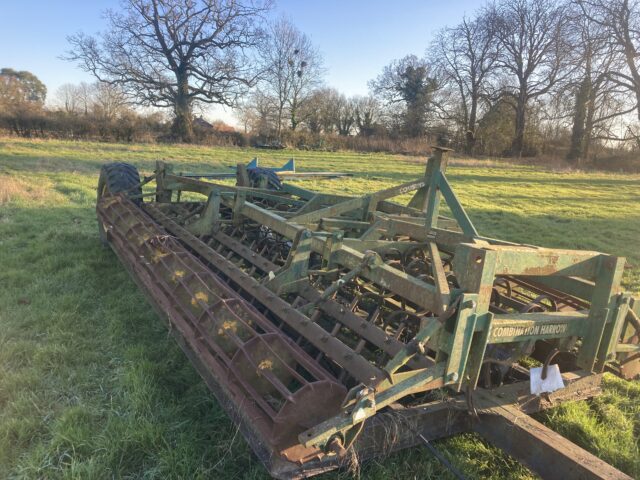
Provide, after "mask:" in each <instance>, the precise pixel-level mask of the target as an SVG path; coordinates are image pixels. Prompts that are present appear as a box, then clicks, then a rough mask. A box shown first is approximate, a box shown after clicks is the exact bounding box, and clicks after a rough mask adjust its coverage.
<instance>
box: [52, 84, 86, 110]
mask: <svg viewBox="0 0 640 480" xmlns="http://www.w3.org/2000/svg"><path fill="white" fill-rule="evenodd" d="M55 103H56V105H57V106H58V107H59V108H61V109H62V111H63V112H65V113H80V97H79V91H78V85H74V84H73V83H65V84H63V85H60V87H59V88H58V89H57V90H56V100H55Z"/></svg>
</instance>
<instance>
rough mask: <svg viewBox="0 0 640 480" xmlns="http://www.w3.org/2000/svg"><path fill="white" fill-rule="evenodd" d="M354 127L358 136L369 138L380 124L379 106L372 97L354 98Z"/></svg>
mask: <svg viewBox="0 0 640 480" xmlns="http://www.w3.org/2000/svg"><path fill="white" fill-rule="evenodd" d="M353 103H354V105H355V114H356V127H357V128H358V135H362V136H365V137H370V136H371V135H373V134H374V133H375V132H376V128H377V127H378V126H379V122H380V104H379V103H378V100H376V98H375V97H373V96H370V95H369V96H366V97H354V99H353Z"/></svg>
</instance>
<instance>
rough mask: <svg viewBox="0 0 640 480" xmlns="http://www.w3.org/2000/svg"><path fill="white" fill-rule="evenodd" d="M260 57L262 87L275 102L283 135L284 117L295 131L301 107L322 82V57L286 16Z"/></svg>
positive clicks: (273, 30) (273, 28) (278, 131)
mask: <svg viewBox="0 0 640 480" xmlns="http://www.w3.org/2000/svg"><path fill="white" fill-rule="evenodd" d="M261 56H262V61H263V62H264V68H263V71H264V74H263V77H262V80H261V82H260V86H259V88H260V90H261V92H262V93H263V95H266V96H269V97H271V98H272V99H273V103H274V104H275V122H276V134H277V135H278V136H280V134H281V132H282V129H283V127H284V120H285V118H288V119H289V123H290V127H291V129H292V130H295V129H296V128H297V126H298V124H299V123H300V121H301V118H300V109H301V107H302V104H303V103H304V101H305V99H306V98H307V97H308V96H309V95H310V94H311V92H312V91H313V90H314V89H315V88H316V87H317V86H318V85H319V84H320V83H321V82H322V76H323V74H324V70H323V67H322V56H321V55H320V53H319V51H318V50H317V49H316V47H315V46H314V45H313V43H312V42H311V39H310V38H309V37H307V36H306V35H305V34H304V33H302V32H301V31H300V30H298V29H297V28H296V27H295V25H293V24H292V23H291V22H290V21H289V20H287V19H286V18H284V17H283V18H280V19H279V20H277V21H276V22H274V23H272V24H271V26H270V28H269V35H268V39H267V41H266V42H264V43H263V44H262V48H261Z"/></svg>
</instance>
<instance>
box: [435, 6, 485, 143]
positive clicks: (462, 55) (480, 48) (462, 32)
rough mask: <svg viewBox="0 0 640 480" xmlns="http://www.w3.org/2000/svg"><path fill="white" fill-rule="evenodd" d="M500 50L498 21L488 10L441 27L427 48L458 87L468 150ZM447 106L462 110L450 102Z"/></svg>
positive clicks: (456, 95)
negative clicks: (455, 24)
mask: <svg viewBox="0 0 640 480" xmlns="http://www.w3.org/2000/svg"><path fill="white" fill-rule="evenodd" d="M497 54H498V49H497V42H496V36H495V29H494V24H493V22H491V21H490V20H489V18H488V16H487V15H486V14H485V13H482V14H480V15H478V16H476V17H475V18H472V19H469V18H463V20H462V22H461V23H460V24H459V25H457V26H455V27H452V28H444V29H443V30H440V32H438V34H437V35H436V37H435V39H434V41H433V43H432V45H431V48H430V49H429V51H428V52H427V56H428V58H429V61H430V62H432V63H433V64H434V65H435V66H436V67H437V68H439V69H440V76H441V77H442V79H443V81H444V82H445V83H447V84H449V85H450V87H451V88H452V89H453V90H454V94H453V96H454V98H455V99H456V100H457V102H456V103H458V104H459V105H460V109H459V110H460V111H461V114H462V115H461V118H459V119H458V123H460V124H461V125H462V127H463V128H464V130H465V152H466V153H468V154H471V153H472V152H473V148H474V146H475V143H476V129H477V124H478V119H479V114H480V107H481V101H482V99H483V98H484V99H486V98H487V97H488V91H489V89H490V85H491V82H490V76H491V74H492V73H493V72H494V66H495V63H496V59H497ZM456 106H457V105H456ZM445 110H446V111H451V110H453V111H458V109H455V108H454V109H452V108H451V105H449V104H447V105H446V106H445Z"/></svg>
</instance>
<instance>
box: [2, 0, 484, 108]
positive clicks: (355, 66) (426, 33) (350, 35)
mask: <svg viewBox="0 0 640 480" xmlns="http://www.w3.org/2000/svg"><path fill="white" fill-rule="evenodd" d="M1 3H2V4H3V5H2V9H0V12H1V13H0V25H1V26H2V27H1V28H0V45H1V46H2V47H0V68H1V67H11V68H14V69H17V70H29V71H31V72H33V73H34V74H36V75H37V76H38V77H39V78H40V79H41V80H42V81H43V82H44V83H45V84H46V85H47V88H48V89H49V97H50V98H52V97H53V96H55V91H56V89H57V88H58V87H59V86H60V85H62V84H63V83H79V82H81V81H91V80H92V79H91V77H89V76H88V75H87V74H85V73H83V72H82V71H80V70H79V69H78V68H76V67H75V65H73V64H71V63H68V62H66V61H64V60H60V58H59V57H60V55H62V54H63V53H64V52H65V50H66V49H67V48H68V46H67V42H66V36H67V35H69V34H72V33H75V32H77V31H83V32H85V33H96V32H97V31H99V30H101V29H102V28H103V27H104V21H103V19H102V12H103V11H104V10H105V9H107V8H116V9H117V8H118V5H119V0H85V1H78V0H2V2H1ZM482 4H483V2H482V1H478V0H449V1H436V0H422V1H420V0H369V1H366V0H342V1H340V0H315V1H310V0H279V1H277V3H276V6H275V10H274V12H273V15H279V14H283V13H284V14H285V15H287V16H288V17H289V18H290V19H291V20H292V21H293V22H294V24H295V25H296V26H297V27H298V28H299V29H300V30H302V31H303V32H305V33H307V34H308V35H309V36H311V38H312V39H313V41H314V43H315V44H316V45H317V46H318V48H319V49H320V51H321V52H322V54H323V56H324V60H325V66H326V68H327V77H326V83H327V85H330V86H333V87H336V88H338V89H339V90H341V91H342V92H344V93H346V94H348V95H354V94H360V95H362V94H366V93H367V91H368V89H367V81H368V80H370V79H372V78H374V77H375V76H377V75H378V73H379V72H380V71H381V70H382V68H383V67H384V66H385V65H386V64H388V63H389V62H390V61H391V60H393V59H395V58H400V57H403V56H404V55H407V54H410V53H414V54H417V55H422V54H423V53H424V50H425V48H426V47H427V45H428V44H429V41H430V39H431V36H432V34H433V32H434V31H436V30H438V29H439V28H440V27H442V26H444V25H453V24H455V23H457V22H458V21H459V20H460V19H461V18H462V16H463V15H464V14H465V13H467V14H471V13H472V12H473V11H474V10H476V9H477V8H479V7H480V6H481V5H482ZM208 116H211V117H221V118H223V119H229V118H230V114H229V113H228V112H226V113H225V112H222V111H219V110H214V111H212V112H210V114H209V115H208Z"/></svg>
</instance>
